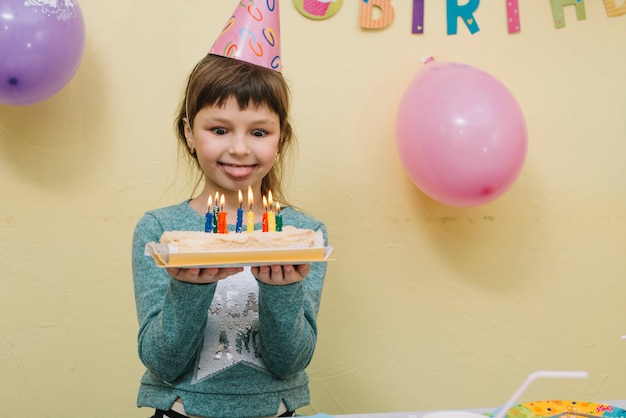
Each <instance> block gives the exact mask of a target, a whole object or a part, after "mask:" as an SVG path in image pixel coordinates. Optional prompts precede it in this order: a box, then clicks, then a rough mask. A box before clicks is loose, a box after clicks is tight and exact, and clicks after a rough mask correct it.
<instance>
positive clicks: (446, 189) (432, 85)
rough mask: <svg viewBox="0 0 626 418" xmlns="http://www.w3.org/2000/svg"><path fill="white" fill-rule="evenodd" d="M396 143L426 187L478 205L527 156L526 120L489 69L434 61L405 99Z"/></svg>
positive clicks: (435, 194)
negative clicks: (487, 71)
mask: <svg viewBox="0 0 626 418" xmlns="http://www.w3.org/2000/svg"><path fill="white" fill-rule="evenodd" d="M396 145H397V147H398V152H399V154H400V159H401V161H402V163H403V165H404V167H405V169H406V170H407V173H408V175H409V177H410V178H411V180H413V182H414V183H415V185H416V186H417V187H419V188H420V189H421V190H422V191H423V192H424V193H426V194H427V195H429V196H430V197H432V198H433V199H435V200H438V201H440V202H443V203H446V204H449V205H453V206H461V207H467V206H478V205H482V204H485V203H488V202H490V201H492V200H494V199H496V198H498V197H500V196H501V195H502V194H504V193H505V192H506V191H507V190H508V189H509V188H510V187H511V185H512V184H513V183H514V182H515V180H516V179H517V177H518V175H519V173H520V171H521V169H522V166H523V164H524V160H525V158H526V150H527V130H526V122H525V120H524V115H523V113H522V110H521V108H520V106H519V105H518V103H517V101H516V100H515V98H514V97H513V95H512V94H511V92H510V91H509V90H508V89H507V88H506V87H505V86H504V85H503V84H502V83H500V82H499V81H498V80H496V79H495V78H494V77H492V76H491V75H490V74H488V73H486V72H485V71H482V70H480V69H477V68H474V67H471V66H469V65H464V64H458V63H448V62H434V61H429V62H427V63H426V65H425V66H424V68H423V69H422V70H421V71H420V72H419V73H418V74H417V75H416V76H415V78H414V79H413V80H412V81H411V83H410V84H409V86H408V88H407V89H406V91H405V93H404V95H403V97H402V99H401V101H400V106H399V109H398V114H397V123H396Z"/></svg>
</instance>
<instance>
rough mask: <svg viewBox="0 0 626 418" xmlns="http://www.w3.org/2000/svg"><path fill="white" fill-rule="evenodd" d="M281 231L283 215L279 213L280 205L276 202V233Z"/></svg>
mask: <svg viewBox="0 0 626 418" xmlns="http://www.w3.org/2000/svg"><path fill="white" fill-rule="evenodd" d="M282 230H283V215H281V213H280V203H278V202H276V231H278V232H280V231H282Z"/></svg>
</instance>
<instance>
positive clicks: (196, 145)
mask: <svg viewBox="0 0 626 418" xmlns="http://www.w3.org/2000/svg"><path fill="white" fill-rule="evenodd" d="M185 137H186V139H187V145H188V146H189V147H190V148H192V149H194V150H195V152H196V155H197V158H198V162H199V163H200V167H201V168H202V171H203V172H204V176H205V181H206V187H208V188H209V189H211V190H216V189H217V190H220V189H221V190H228V191H231V192H236V191H237V190H245V189H246V188H247V187H248V185H251V186H252V188H253V189H255V190H258V189H260V187H261V181H262V180H263V177H265V175H266V174H267V173H268V172H269V171H270V169H271V168H272V165H273V164H274V159H275V158H276V155H277V154H278V142H279V139H280V121H279V119H278V115H277V114H276V113H274V112H273V111H271V110H270V109H269V108H268V107H267V106H260V107H257V108H255V107H253V106H252V105H251V106H249V107H248V108H247V109H245V110H241V109H239V106H238V104H237V101H236V100H235V99H234V98H230V99H228V100H227V101H226V103H225V105H224V106H223V107H213V106H206V107H203V108H202V109H200V110H199V111H198V113H196V116H195V118H194V122H193V131H192V130H191V129H190V128H189V124H186V128H185Z"/></svg>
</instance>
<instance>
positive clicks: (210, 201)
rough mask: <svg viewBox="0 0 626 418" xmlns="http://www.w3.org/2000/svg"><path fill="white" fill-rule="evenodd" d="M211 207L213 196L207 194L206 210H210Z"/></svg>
mask: <svg viewBox="0 0 626 418" xmlns="http://www.w3.org/2000/svg"><path fill="white" fill-rule="evenodd" d="M212 207H213V196H209V201H208V202H207V209H206V210H207V212H211V208H212Z"/></svg>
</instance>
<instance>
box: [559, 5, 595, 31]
mask: <svg viewBox="0 0 626 418" xmlns="http://www.w3.org/2000/svg"><path fill="white" fill-rule="evenodd" d="M551 3H552V18H553V19H554V27H555V28H557V29H560V28H563V27H565V16H564V15H563V8H564V7H565V6H576V19H578V20H585V19H586V18H587V13H586V12H585V0H551Z"/></svg>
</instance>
